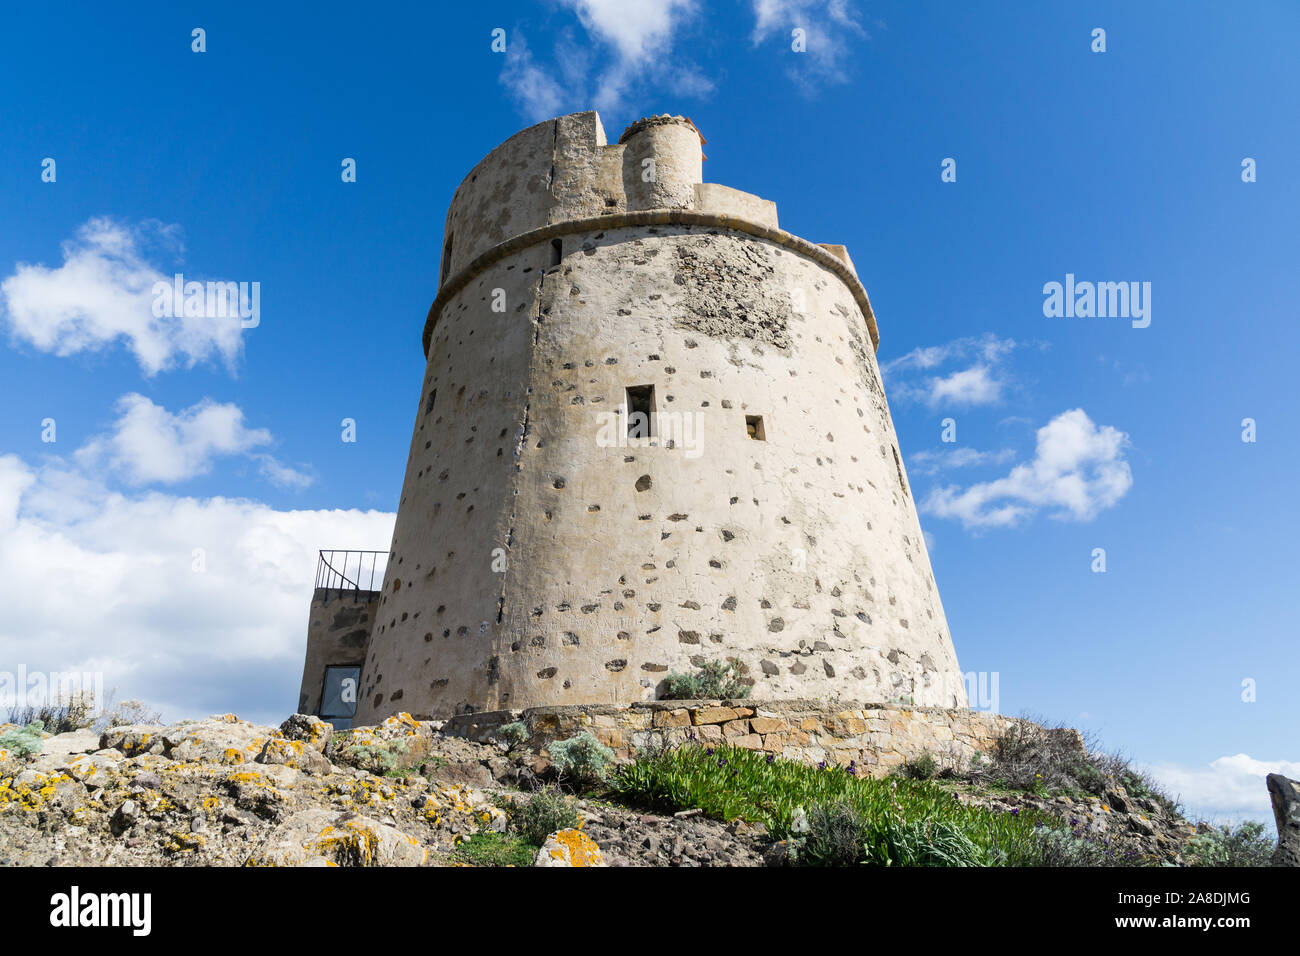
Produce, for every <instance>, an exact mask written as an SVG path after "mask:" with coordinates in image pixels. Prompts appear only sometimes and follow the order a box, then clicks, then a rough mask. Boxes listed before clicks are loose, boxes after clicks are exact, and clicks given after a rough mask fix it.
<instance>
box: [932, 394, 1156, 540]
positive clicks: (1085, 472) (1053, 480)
mask: <svg viewBox="0 0 1300 956" xmlns="http://www.w3.org/2000/svg"><path fill="white" fill-rule="evenodd" d="M1127 445H1128V436H1127V435H1126V434H1124V433H1123V432H1121V431H1118V430H1117V429H1115V428H1112V427H1110V426H1109V425H1104V426H1098V425H1096V424H1094V423H1093V421H1092V419H1090V418H1089V417H1088V415H1087V413H1086V412H1084V410H1083V409H1081V408H1075V409H1071V410H1070V411H1067V412H1062V413H1061V414H1060V415H1057V416H1056V417H1055V418H1053V419H1052V420H1051V421H1050V422H1048V423H1047V424H1046V425H1044V426H1043V427H1042V428H1040V429H1038V436H1037V448H1036V450H1035V454H1034V458H1033V460H1032V461H1029V462H1026V463H1023V464H1019V465H1016V466H1015V467H1014V468H1012V469H1011V473H1010V474H1008V475H1007V476H1006V477H1005V478H999V479H997V480H996V481H986V482H980V483H977V484H974V485H971V486H970V487H968V488H965V489H962V488H958V487H956V486H947V487H944V488H937V489H935V490H934V491H932V492H931V493H930V495H929V496H928V497H927V498H926V499H925V501H924V502H923V503H922V510H923V511H925V512H926V513H928V514H933V515H937V516H938V517H941V518H956V519H958V520H960V521H961V523H962V525H963V526H964V527H966V528H987V527H999V526H1009V525H1014V524H1016V523H1018V522H1019V521H1021V520H1022V519H1024V518H1027V517H1029V516H1031V515H1034V514H1036V513H1037V512H1038V511H1040V510H1043V509H1046V510H1047V511H1048V512H1049V513H1050V514H1051V516H1052V517H1054V518H1060V519H1070V520H1075V521H1088V520H1090V519H1092V518H1094V517H1095V516H1096V515H1097V514H1098V513H1099V512H1100V511H1103V510H1104V509H1106V508H1109V507H1111V506H1113V505H1114V504H1115V503H1116V502H1118V501H1119V500H1120V499H1121V498H1122V497H1124V495H1125V494H1126V493H1127V492H1128V490H1129V488H1130V487H1132V484H1133V475H1132V473H1131V471H1130V470H1129V465H1128V462H1127V461H1125V459H1124V450H1125V448H1126V447H1127Z"/></svg>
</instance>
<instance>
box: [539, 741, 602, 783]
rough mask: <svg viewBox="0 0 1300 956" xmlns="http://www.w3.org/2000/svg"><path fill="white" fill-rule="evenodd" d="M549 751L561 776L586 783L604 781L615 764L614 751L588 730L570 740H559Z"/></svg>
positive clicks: (552, 761)
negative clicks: (611, 766)
mask: <svg viewBox="0 0 1300 956" xmlns="http://www.w3.org/2000/svg"><path fill="white" fill-rule="evenodd" d="M547 749H548V750H549V751H550V754H551V763H552V764H554V765H555V769H556V770H558V771H559V772H560V775H561V776H564V777H571V778H572V779H574V780H577V781H581V782H584V783H597V782H599V781H601V780H604V779H605V775H606V774H607V773H608V772H609V768H610V765H611V764H613V762H614V751H612V750H610V749H609V748H608V747H606V746H605V745H604V744H602V743H601V742H600V741H599V740H597V739H596V738H595V737H594V736H593V735H592V734H591V732H590V731H586V730H584V731H583V732H582V733H580V734H578V735H577V736H574V737H570V738H569V739H568V740H557V741H556V742H555V743H553V744H551V745H550V747H549V748H547Z"/></svg>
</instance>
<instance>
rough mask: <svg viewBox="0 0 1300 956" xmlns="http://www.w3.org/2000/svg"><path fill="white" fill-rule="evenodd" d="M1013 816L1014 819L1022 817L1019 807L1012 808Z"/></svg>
mask: <svg viewBox="0 0 1300 956" xmlns="http://www.w3.org/2000/svg"><path fill="white" fill-rule="evenodd" d="M1011 815H1012V816H1013V817H1018V816H1020V808H1019V807H1012V808H1011Z"/></svg>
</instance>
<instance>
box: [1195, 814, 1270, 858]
mask: <svg viewBox="0 0 1300 956" xmlns="http://www.w3.org/2000/svg"><path fill="white" fill-rule="evenodd" d="M1196 829H1197V833H1196V836H1194V837H1192V838H1191V839H1190V840H1188V841H1187V851H1186V858H1187V863H1188V865H1189V866H1268V865H1269V862H1270V861H1271V859H1272V856H1273V848H1274V846H1275V843H1274V840H1273V838H1272V837H1270V836H1268V832H1267V828H1266V827H1265V826H1264V824H1262V823H1260V822H1259V821H1258V820H1247V821H1245V822H1244V823H1240V824H1238V825H1237V826H1235V827H1233V826H1231V825H1229V826H1228V827H1226V828H1222V829H1221V828H1219V827H1214V826H1210V825H1209V824H1205V823H1201V824H1198V825H1197V828H1196Z"/></svg>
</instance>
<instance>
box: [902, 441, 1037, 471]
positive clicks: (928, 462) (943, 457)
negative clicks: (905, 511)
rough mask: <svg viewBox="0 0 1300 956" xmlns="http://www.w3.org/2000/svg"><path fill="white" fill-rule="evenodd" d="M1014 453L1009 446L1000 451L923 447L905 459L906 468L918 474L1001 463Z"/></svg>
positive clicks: (1009, 458) (1008, 459)
mask: <svg viewBox="0 0 1300 956" xmlns="http://www.w3.org/2000/svg"><path fill="white" fill-rule="evenodd" d="M1015 455H1016V453H1015V452H1014V451H1013V450H1012V449H1010V448H1003V449H1002V450H1001V451H980V450H978V449H976V448H968V447H965V446H963V447H960V448H948V449H943V450H939V451H935V450H931V449H923V450H922V451H918V452H916V454H914V455H909V456H908V459H907V470H908V471H909V472H911V473H913V474H918V475H935V474H938V473H939V472H941V471H947V470H949V469H952V468H973V467H976V466H979V465H1001V464H1004V463H1006V462H1008V461H1010V460H1011V459H1012V458H1014V457H1015Z"/></svg>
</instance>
